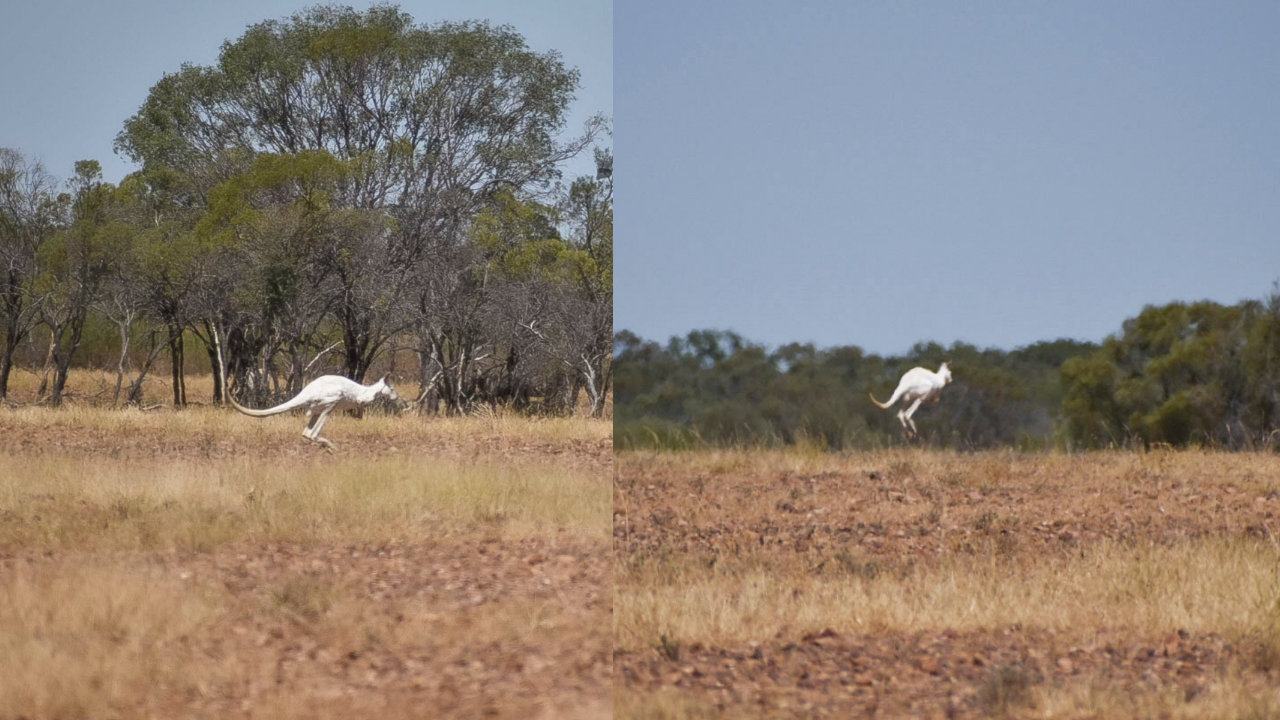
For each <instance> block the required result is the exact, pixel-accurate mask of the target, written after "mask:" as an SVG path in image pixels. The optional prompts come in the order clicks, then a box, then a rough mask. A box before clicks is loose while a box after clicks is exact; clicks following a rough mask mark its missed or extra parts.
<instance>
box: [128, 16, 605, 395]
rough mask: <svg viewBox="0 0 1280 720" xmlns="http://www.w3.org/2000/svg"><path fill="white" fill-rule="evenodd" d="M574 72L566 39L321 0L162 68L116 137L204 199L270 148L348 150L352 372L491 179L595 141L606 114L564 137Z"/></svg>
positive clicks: (343, 278)
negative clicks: (560, 50)
mask: <svg viewBox="0 0 1280 720" xmlns="http://www.w3.org/2000/svg"><path fill="white" fill-rule="evenodd" d="M577 85H578V73H577V72H576V71H574V70H572V69H570V68H567V67H565V65H564V63H563V62H562V60H561V59H560V57H559V55H558V54H556V53H554V52H546V53H539V52H535V51H532V50H530V49H529V48H528V47H527V45H526V44H525V41H524V38H523V37H521V36H520V35H519V34H518V33H516V32H515V31H514V30H512V29H511V28H509V27H505V26H492V25H490V24H488V23H483V22H462V23H439V24H436V25H430V26H428V25H419V24H415V23H414V21H413V19H412V18H411V17H410V16H409V15H408V14H406V13H404V12H402V11H400V10H399V9H398V8H396V7H394V6H381V5H380V6H375V7H372V8H370V9H368V10H366V11H363V12H360V11H356V10H354V9H352V8H349V7H342V6H321V7H315V8H310V9H308V10H305V11H302V12H300V13H297V14H295V15H293V16H291V17H289V18H288V19H286V20H282V21H268V22H263V23H259V24H257V25H254V26H252V27H250V28H249V29H248V30H247V31H246V32H245V33H244V35H242V36H241V37H240V38H239V39H238V40H236V41H235V42H228V43H226V44H224V45H223V47H222V50H221V53H220V55H219V58H218V61H217V63H216V64H215V65H213V66H209V67H205V66H196V65H184V66H183V67H182V68H181V69H180V70H178V71H177V72H175V73H173V74H169V75H166V76H165V77H164V78H162V79H161V80H160V82H158V83H157V84H156V85H155V86H154V87H153V88H152V89H151V92H150V94H149V95H148V97H147V99H146V101H145V102H144V103H143V105H142V107H141V108H140V109H139V111H138V113H137V114H136V115H134V116H133V117H131V118H130V119H129V120H127V121H126V123H125V126H124V129H123V131H122V132H121V133H120V135H119V136H118V138H117V147H118V149H119V150H120V151H122V152H123V153H124V154H125V155H127V156H129V157H131V158H132V159H134V160H135V161H138V162H141V163H142V164H143V167H144V169H156V168H165V169H168V170H172V171H174V172H177V173H180V174H182V175H183V176H184V177H185V178H187V179H188V181H189V182H190V183H191V185H192V187H194V188H196V190H197V193H199V194H201V195H202V196H203V198H204V200H205V202H206V203H207V202H208V201H209V199H210V197H211V194H212V193H213V192H214V190H215V188H218V187H219V186H223V185H224V184H225V183H227V182H229V181H232V180H233V179H234V178H235V177H236V176H238V175H241V174H243V173H246V172H249V171H250V170H251V169H252V168H253V167H254V162H255V158H256V157H258V156H260V155H262V154H264V153H271V154H275V155H282V156H296V155H300V154H302V153H305V152H309V151H310V152H315V151H322V152H324V153H326V154H327V155H329V156H331V157H332V158H334V159H336V160H337V161H339V162H341V163H343V164H344V165H345V167H347V168H348V169H349V172H348V173H347V174H345V175H344V176H343V177H342V178H340V179H339V181H338V182H336V183H335V185H334V188H333V190H334V192H333V195H332V198H331V201H332V205H333V207H334V208H338V209H345V210H359V211H365V214H363V215H359V216H353V217H358V218H359V220H360V222H358V223H355V224H354V225H352V226H351V227H349V228H348V232H347V234H345V235H344V236H343V237H342V241H343V242H342V246H341V249H340V251H339V252H337V253H335V254H333V255H331V256H330V257H329V264H328V266H327V269H328V271H329V272H330V273H331V277H332V278H333V280H334V296H333V299H334V302H333V304H332V305H330V306H329V307H328V312H329V316H330V317H331V318H332V319H333V320H334V321H335V322H336V323H337V324H338V325H339V326H340V328H341V334H342V338H343V353H344V355H343V357H344V363H343V365H344V368H343V369H344V372H345V373H346V374H347V375H348V376H350V377H352V378H355V379H357V380H360V379H362V378H363V375H364V373H365V372H366V370H367V369H368V367H369V364H370V363H371V362H372V361H373V359H374V357H375V356H376V355H377V353H378V352H379V350H380V349H381V348H382V347H383V346H384V345H385V343H386V342H387V339H388V338H389V337H390V336H391V335H393V334H394V333H396V332H398V331H399V330H401V329H403V328H404V327H405V323H406V322H407V317H408V316H407V315H406V314H405V313H406V312H407V310H406V308H407V307H408V306H407V304H406V297H407V296H409V294H410V286H411V283H413V282H416V281H418V280H420V279H421V277H422V275H421V273H420V272H418V270H419V267H420V265H421V264H422V263H424V262H426V260H427V259H428V258H429V257H431V256H432V253H433V252H440V251H441V249H442V248H447V247H451V246H456V245H457V244H458V243H459V242H461V241H462V240H463V239H464V238H465V237H466V228H467V227H468V225H469V224H470V222H471V221H472V219H473V218H474V217H475V215H476V214H477V213H478V212H479V211H480V210H481V209H482V208H484V207H486V206H488V205H489V204H490V203H491V202H492V201H493V198H494V196H495V194H496V193H498V192H499V191H514V192H518V193H529V192H536V191H539V190H545V189H546V188H547V187H549V185H550V183H552V182H553V181H554V180H555V179H556V178H557V177H558V175H559V170H558V165H559V164H560V163H561V162H562V161H564V160H565V159H567V158H570V157H573V156H575V155H576V154H578V153H579V152H581V151H582V150H584V149H585V148H588V147H590V145H591V143H592V141H593V140H594V138H595V136H596V134H597V133H598V132H599V131H600V129H601V128H602V126H603V121H601V120H593V121H592V122H590V123H588V126H587V127H586V128H585V129H584V131H583V133H582V134H581V135H580V136H578V137H575V138H573V139H570V140H568V141H559V140H557V138H558V137H559V136H560V134H561V133H562V131H563V130H564V127H565V122H566V110H567V107H568V104H569V102H570V101H571V100H572V98H573V93H574V91H575V89H576V87H577ZM419 296H420V293H419ZM410 299H412V298H410Z"/></svg>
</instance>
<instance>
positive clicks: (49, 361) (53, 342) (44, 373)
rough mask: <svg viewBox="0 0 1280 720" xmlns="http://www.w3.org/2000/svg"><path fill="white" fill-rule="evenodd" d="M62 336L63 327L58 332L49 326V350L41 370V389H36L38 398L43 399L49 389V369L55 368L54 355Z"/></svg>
mask: <svg viewBox="0 0 1280 720" xmlns="http://www.w3.org/2000/svg"><path fill="white" fill-rule="evenodd" d="M61 336H62V333H61V328H59V331H57V332H55V331H54V329H53V328H49V351H48V352H47V353H45V355H44V367H43V368H41V370H40V389H39V390H37V391H36V400H43V399H44V395H45V393H47V392H48V391H49V371H50V370H51V369H53V357H54V353H55V352H56V351H57V349H58V338H60V337H61Z"/></svg>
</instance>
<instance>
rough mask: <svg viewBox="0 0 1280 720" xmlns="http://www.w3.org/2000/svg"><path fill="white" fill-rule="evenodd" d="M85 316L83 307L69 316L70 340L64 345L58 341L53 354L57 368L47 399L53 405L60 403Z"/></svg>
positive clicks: (78, 345) (81, 333) (81, 335)
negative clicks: (50, 393)
mask: <svg viewBox="0 0 1280 720" xmlns="http://www.w3.org/2000/svg"><path fill="white" fill-rule="evenodd" d="M86 317H87V311H86V310H84V309H81V310H78V311H76V313H75V315H74V316H73V317H72V318H71V323H70V325H71V342H70V343H69V344H68V345H66V346H65V348H64V347H63V346H62V343H58V345H59V348H58V349H59V351H63V350H64V349H65V352H58V353H55V354H54V362H55V364H56V365H57V369H56V370H55V372H54V375H53V394H52V395H51V396H50V398H49V401H50V403H51V404H52V405H53V406H54V407H59V406H61V405H62V395H63V393H64V392H65V390H66V388H67V376H68V375H70V374H71V360H72V358H74V357H75V354H76V349H77V348H79V347H80V340H81V338H82V337H83V336H84V323H85V319H86Z"/></svg>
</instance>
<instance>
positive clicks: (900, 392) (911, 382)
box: [870, 363, 951, 439]
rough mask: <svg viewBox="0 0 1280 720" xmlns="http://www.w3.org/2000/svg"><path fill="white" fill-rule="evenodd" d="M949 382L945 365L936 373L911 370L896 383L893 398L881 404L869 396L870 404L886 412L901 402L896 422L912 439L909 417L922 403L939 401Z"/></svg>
mask: <svg viewBox="0 0 1280 720" xmlns="http://www.w3.org/2000/svg"><path fill="white" fill-rule="evenodd" d="M949 382H951V369H950V368H948V367H947V364H946V363H942V367H940V368H938V372H934V371H932V370H929V369H927V368H922V367H917V368H911V369H910V370H908V371H907V372H906V373H905V374H904V375H903V376H902V379H901V380H899V381H898V389H897V390H894V391H893V397H891V398H889V402H884V403H882V402H880V401H879V400H876V398H875V396H874V395H871V396H870V397H871V402H873V403H875V404H876V406H878V407H880V408H882V409H884V410H888V409H889V408H891V407H893V404H894V403H896V402H898V401H899V400H901V401H902V404H903V407H902V408H901V409H899V410H898V422H900V423H902V432H903V433H904V434H906V436H907V438H908V439H909V438H913V437H915V436H916V423H915V421H914V420H912V419H911V416H912V415H914V414H915V412H916V410H918V409H920V405H921V404H922V403H925V402H935V403H936V402H938V400H939V399H941V394H942V388H944V387H946V385H947V383H949ZM908 404H909V405H908Z"/></svg>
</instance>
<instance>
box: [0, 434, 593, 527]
mask: <svg viewBox="0 0 1280 720" xmlns="http://www.w3.org/2000/svg"><path fill="white" fill-rule="evenodd" d="M0 466H2V467H4V468H5V472H4V473H3V475H0V517H3V518H4V519H5V522H4V523H3V524H2V525H0V550H3V549H9V548H26V549H50V550H69V549H92V548H116V549H129V550H165V549H168V548H177V549H179V550H183V551H207V550H211V549H214V548H216V547H218V546H220V545H225V544H231V543H240V542H378V541H383V540H388V539H401V540H405V541H411V542H425V541H428V540H432V539H438V538H440V537H443V536H447V535H454V534H459V533H461V534H466V533H472V532H475V531H477V530H488V531H491V532H501V533H503V534H507V535H513V536H526V535H537V534H543V535H547V534H557V533H564V532H566V531H569V532H573V533H576V534H581V535H582V536H583V537H589V538H592V539H593V540H596V541H603V540H604V538H605V537H607V535H608V533H609V532H610V530H611V528H612V526H611V524H610V520H609V515H610V507H611V497H610V492H609V486H608V485H605V484H604V483H602V482H601V481H600V479H599V478H598V477H593V476H591V475H590V474H589V473H587V472H584V471H580V470H569V469H564V468H558V467H555V466H548V465H546V464H545V463H538V462H534V463H522V462H519V461H510V462H502V461H500V460H499V459H497V458H490V459H486V460H481V461H479V462H475V463H466V464H460V463H456V462H453V461H444V462H436V463H430V464H427V463H424V462H422V461H421V459H419V458H413V457H385V458H375V459H370V458H361V459H335V460H334V461H332V462H326V461H324V460H321V461H315V460H310V461H301V462H300V461H298V460H286V461H282V462H271V461H263V460H261V459H253V460H249V459H236V458H231V459H217V460H206V461H197V460H187V459H181V460H151V461H147V460H142V461H138V460H114V459H102V458H95V459H94V460H93V461H92V470H91V473H92V479H91V481H86V474H87V472H86V471H87V468H86V463H85V461H84V460H81V459H70V460H68V459H63V458H53V457H48V456H43V457H36V458H31V457H26V456H21V455H19V456H9V455H6V454H4V453H0Z"/></svg>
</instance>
